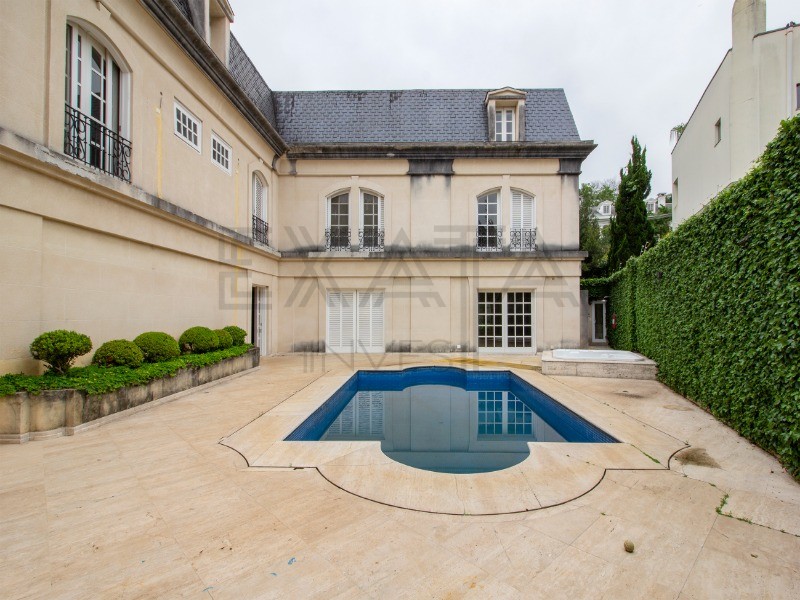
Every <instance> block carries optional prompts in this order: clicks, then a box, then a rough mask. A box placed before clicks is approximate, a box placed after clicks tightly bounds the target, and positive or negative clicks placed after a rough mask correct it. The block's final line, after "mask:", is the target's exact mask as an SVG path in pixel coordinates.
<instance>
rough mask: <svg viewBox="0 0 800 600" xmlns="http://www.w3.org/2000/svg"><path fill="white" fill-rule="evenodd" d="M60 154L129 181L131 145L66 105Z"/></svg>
mask: <svg viewBox="0 0 800 600" xmlns="http://www.w3.org/2000/svg"><path fill="white" fill-rule="evenodd" d="M64 154H68V155H69V156H71V157H73V158H76V159H78V160H79V161H81V162H83V163H86V164H87V165H90V166H92V167H96V168H98V169H100V170H101V171H103V172H105V173H108V174H109V175H113V176H114V177H119V178H120V179H122V180H124V181H130V180H131V143H130V142H129V141H128V140H126V139H125V138H124V137H122V136H121V135H119V134H118V133H115V132H114V131H112V130H111V129H109V128H108V127H106V126H105V125H103V124H101V123H99V122H98V121H95V120H94V119H93V118H91V117H90V116H88V115H85V114H83V113H82V112H81V111H79V110H77V109H76V108H73V107H72V106H70V105H69V104H67V105H66V109H65V111H64Z"/></svg>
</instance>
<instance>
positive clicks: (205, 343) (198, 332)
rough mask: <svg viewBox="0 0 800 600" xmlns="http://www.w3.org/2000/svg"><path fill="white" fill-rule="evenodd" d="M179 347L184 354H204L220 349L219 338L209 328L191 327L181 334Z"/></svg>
mask: <svg viewBox="0 0 800 600" xmlns="http://www.w3.org/2000/svg"><path fill="white" fill-rule="evenodd" d="M178 345H179V346H180V348H181V351H182V352H184V353H192V354H202V353H203V352H211V351H212V350H216V349H217V348H218V347H219V338H218V337H217V334H216V333H214V332H213V331H212V330H211V329H209V328H208V327H190V328H189V329H187V330H186V331H184V332H183V333H182V334H181V337H180V339H179V340H178Z"/></svg>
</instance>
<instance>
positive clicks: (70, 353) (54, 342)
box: [30, 329, 92, 374]
mask: <svg viewBox="0 0 800 600" xmlns="http://www.w3.org/2000/svg"><path fill="white" fill-rule="evenodd" d="M91 349H92V340H90V339H89V336H88V335H84V334H82V333H78V332H77V331H67V330H66V329H56V330H55V331H48V332H45V333H43V334H42V335H40V336H39V337H37V338H36V339H35V340H33V342H31V345H30V352H31V356H33V358H35V359H37V360H41V361H42V362H44V364H45V365H46V366H47V370H48V371H50V372H52V373H60V374H64V373H66V372H67V371H68V370H69V368H70V366H71V365H72V363H73V361H74V360H75V359H76V358H78V357H79V356H81V355H83V354H86V353H87V352H89V350H91Z"/></svg>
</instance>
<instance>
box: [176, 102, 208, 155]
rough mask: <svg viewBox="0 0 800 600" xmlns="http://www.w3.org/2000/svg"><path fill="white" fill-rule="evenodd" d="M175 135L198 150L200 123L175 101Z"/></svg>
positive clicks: (200, 133)
mask: <svg viewBox="0 0 800 600" xmlns="http://www.w3.org/2000/svg"><path fill="white" fill-rule="evenodd" d="M175 135H177V136H178V137H179V138H181V139H182V140H183V141H184V142H186V143H187V144H189V145H190V146H191V147H192V148H194V149H195V150H197V151H198V152H200V140H201V135H202V123H201V122H200V120H199V119H198V118H197V117H195V116H194V115H193V114H192V113H190V112H189V111H188V110H187V109H186V108H185V107H183V106H182V105H181V104H179V103H178V102H177V101H176V102H175Z"/></svg>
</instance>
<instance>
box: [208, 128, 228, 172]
mask: <svg viewBox="0 0 800 600" xmlns="http://www.w3.org/2000/svg"><path fill="white" fill-rule="evenodd" d="M211 162H213V163H214V164H215V165H217V166H218V167H219V168H220V169H222V170H223V171H225V172H226V173H228V174H229V175H230V172H231V147H230V146H228V144H226V143H225V142H223V141H222V138H220V137H219V136H218V135H217V134H215V133H212V134H211Z"/></svg>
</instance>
